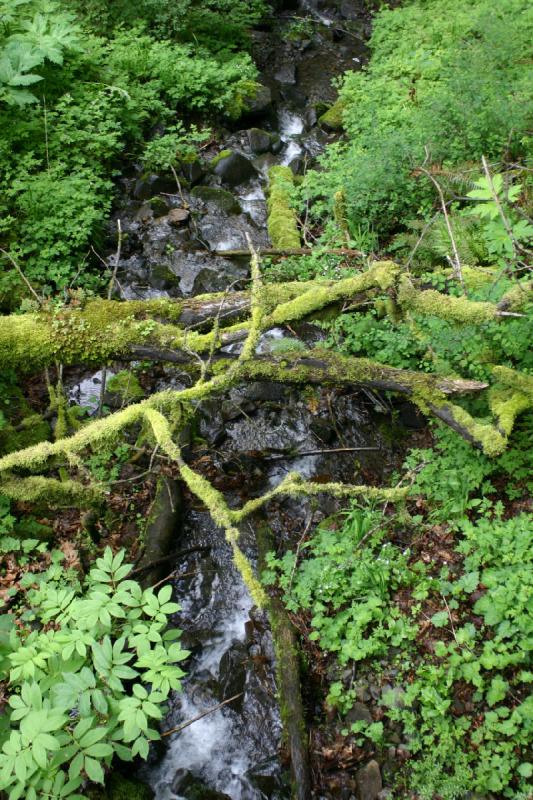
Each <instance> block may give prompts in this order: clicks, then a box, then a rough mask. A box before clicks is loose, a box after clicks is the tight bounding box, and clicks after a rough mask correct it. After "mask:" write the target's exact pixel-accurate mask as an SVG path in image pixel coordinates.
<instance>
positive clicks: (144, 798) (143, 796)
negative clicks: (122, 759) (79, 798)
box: [87, 773, 155, 800]
mask: <svg viewBox="0 0 533 800" xmlns="http://www.w3.org/2000/svg"><path fill="white" fill-rule="evenodd" d="M87 796H88V797H89V798H90V800H154V797H155V794H154V793H153V791H152V790H151V789H150V787H149V786H147V785H146V784H145V783H142V782H141V781H131V780H129V779H128V778H124V777H123V776H122V775H118V774H117V773H115V774H113V775H111V776H110V778H109V780H108V782H107V784H106V786H105V788H104V789H90V790H89V791H88V792H87Z"/></svg>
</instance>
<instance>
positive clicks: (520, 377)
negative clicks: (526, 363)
mask: <svg viewBox="0 0 533 800" xmlns="http://www.w3.org/2000/svg"><path fill="white" fill-rule="evenodd" d="M492 374H493V375H494V377H495V378H496V379H497V380H498V381H499V382H500V383H503V384H504V385H505V386H509V387H510V388H511V389H516V390H517V391H519V392H521V393H522V394H525V395H527V396H528V397H529V398H530V399H531V400H533V375H526V374H525V373H524V372H517V370H515V369H511V368H510V367H501V366H495V367H493V368H492Z"/></svg>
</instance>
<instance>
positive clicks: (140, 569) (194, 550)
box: [129, 545, 211, 578]
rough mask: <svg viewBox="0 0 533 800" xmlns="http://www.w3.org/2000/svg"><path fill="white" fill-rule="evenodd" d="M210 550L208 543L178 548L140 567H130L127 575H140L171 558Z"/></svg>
mask: <svg viewBox="0 0 533 800" xmlns="http://www.w3.org/2000/svg"><path fill="white" fill-rule="evenodd" d="M208 550H211V546H210V545H202V546H201V547H200V546H199V547H189V548H188V549H187V550H178V551H177V552H176V553H170V554H169V555H168V556H163V557H162V558H158V559H156V561H150V563H149V564H144V566H142V567H136V568H135V569H132V571H131V572H130V574H129V577H130V578H131V577H133V575H141V574H142V573H143V572H148V570H150V569H152V568H153V567H159V566H160V565H161V564H165V563H166V562H167V561H172V559H173V558H181V557H182V556H188V555H190V554H191V553H203V552H207V551H208Z"/></svg>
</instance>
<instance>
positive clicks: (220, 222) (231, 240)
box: [197, 213, 268, 291]
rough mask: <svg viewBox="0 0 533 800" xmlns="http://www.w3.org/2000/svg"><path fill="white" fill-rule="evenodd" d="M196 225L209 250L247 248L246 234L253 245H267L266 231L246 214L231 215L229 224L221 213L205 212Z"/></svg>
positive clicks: (221, 250)
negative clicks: (259, 227) (260, 228)
mask: <svg viewBox="0 0 533 800" xmlns="http://www.w3.org/2000/svg"><path fill="white" fill-rule="evenodd" d="M197 227H198V233H199V234H200V237H201V239H202V240H203V241H204V242H205V243H206V244H207V246H208V247H209V249H210V250H215V251H220V252H223V251H224V250H243V249H244V250H247V249H248V244H247V235H248V236H249V237H250V239H251V240H252V243H253V244H254V245H255V247H266V246H268V238H267V234H266V231H264V230H259V229H258V228H257V227H256V226H255V225H254V224H253V223H252V222H251V221H250V219H249V218H248V216H244V215H242V216H239V217H233V218H232V220H231V224H230V223H229V220H228V219H227V218H226V217H224V216H222V215H221V214H215V213H211V214H206V215H205V216H203V217H202V218H201V219H199V220H198V223H197ZM213 291H214V290H213Z"/></svg>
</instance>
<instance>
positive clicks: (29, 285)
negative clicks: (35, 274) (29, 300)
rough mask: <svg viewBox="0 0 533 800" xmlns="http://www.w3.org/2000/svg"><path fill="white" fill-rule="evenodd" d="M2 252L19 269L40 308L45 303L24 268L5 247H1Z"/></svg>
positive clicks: (0, 251)
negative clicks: (25, 273)
mask: <svg viewBox="0 0 533 800" xmlns="http://www.w3.org/2000/svg"><path fill="white" fill-rule="evenodd" d="M0 253H2V255H4V256H5V257H6V258H7V259H8V260H9V261H11V263H12V264H13V266H14V267H15V269H16V270H17V272H18V274H19V275H20V277H21V279H22V280H23V281H24V283H25V284H26V286H27V287H28V289H29V291H30V292H31V294H32V295H33V296H34V297H35V299H36V301H37V302H38V303H39V308H40V307H41V306H42V304H43V301H42V299H41V298H40V297H39V295H38V294H37V292H36V291H35V289H34V288H33V286H32V285H31V283H30V282H29V280H28V279H27V277H26V276H25V275H24V273H23V271H22V269H21V268H20V266H19V264H18V263H17V262H16V261H15V259H14V258H13V256H12V255H11V253H8V252H7V250H4V248H3V247H0Z"/></svg>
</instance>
